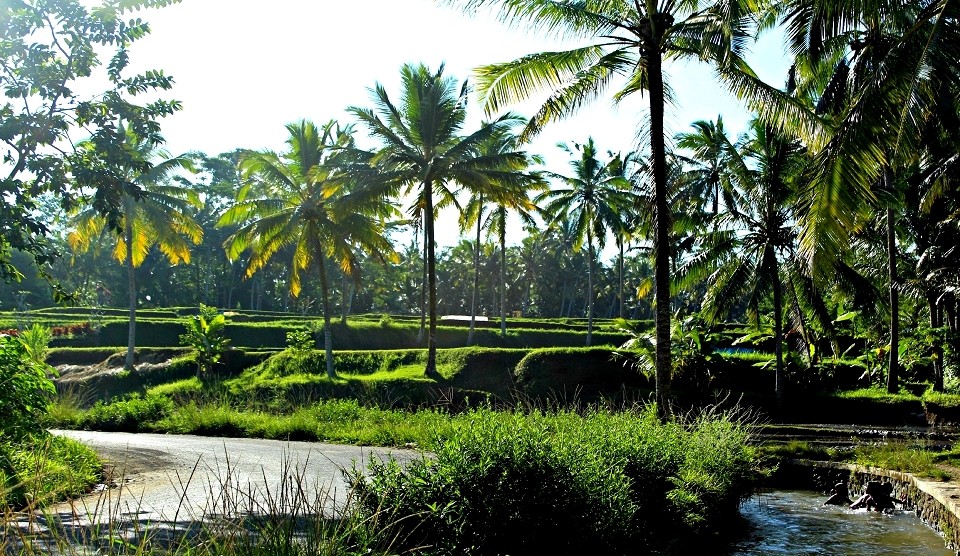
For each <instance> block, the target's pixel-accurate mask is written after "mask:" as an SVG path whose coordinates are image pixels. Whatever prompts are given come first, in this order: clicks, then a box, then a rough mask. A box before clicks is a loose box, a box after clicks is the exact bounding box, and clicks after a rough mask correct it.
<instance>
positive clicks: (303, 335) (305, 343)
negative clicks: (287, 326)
mask: <svg viewBox="0 0 960 556" xmlns="http://www.w3.org/2000/svg"><path fill="white" fill-rule="evenodd" d="M316 347H317V341H316V340H315V339H314V338H313V332H311V331H310V330H291V331H289V332H287V349H289V350H290V351H297V352H303V351H311V350H313V349H316Z"/></svg>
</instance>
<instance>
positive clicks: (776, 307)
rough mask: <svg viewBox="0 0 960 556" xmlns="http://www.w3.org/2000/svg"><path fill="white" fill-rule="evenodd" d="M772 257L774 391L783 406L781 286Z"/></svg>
mask: <svg viewBox="0 0 960 556" xmlns="http://www.w3.org/2000/svg"><path fill="white" fill-rule="evenodd" d="M771 256H772V257H773V259H774V260H773V261H772V264H773V347H774V353H775V354H776V358H777V368H776V371H775V372H774V391H775V392H776V395H777V404H778V405H779V406H780V407H783V397H784V392H785V390H786V380H785V377H784V373H783V286H782V285H781V283H780V268H779V265H777V261H776V255H771Z"/></svg>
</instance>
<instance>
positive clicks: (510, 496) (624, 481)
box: [352, 410, 753, 554]
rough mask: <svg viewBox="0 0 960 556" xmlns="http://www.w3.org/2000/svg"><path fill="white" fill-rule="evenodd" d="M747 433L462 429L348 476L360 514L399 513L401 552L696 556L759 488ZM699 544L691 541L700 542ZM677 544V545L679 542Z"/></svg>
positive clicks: (589, 423) (472, 421) (639, 421)
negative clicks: (430, 453) (639, 551)
mask: <svg viewBox="0 0 960 556" xmlns="http://www.w3.org/2000/svg"><path fill="white" fill-rule="evenodd" d="M746 441H747V434H746V430H745V428H744V427H743V426H742V425H739V424H737V423H735V422H733V421H731V420H729V419H727V418H725V417H720V418H710V419H701V420H697V421H696V422H693V423H689V424H687V425H686V426H682V425H680V424H677V423H673V424H667V425H660V424H659V423H658V422H657V420H656V416H655V414H654V413H653V412H652V411H644V412H641V413H632V412H627V413H619V414H607V413H593V414H590V415H588V416H587V417H580V416H578V415H576V414H573V413H566V412H564V413H560V414H557V415H544V414H541V413H534V414H521V413H512V414H511V413H496V412H492V411H488V410H480V411H474V412H471V413H469V414H467V415H464V416H462V417H460V418H458V419H457V420H456V422H455V427H454V430H453V431H452V432H451V436H450V437H448V438H447V439H446V440H444V441H442V442H441V444H440V445H439V446H438V447H437V448H436V456H435V457H434V458H431V459H426V458H425V459H422V460H420V461H416V462H414V463H412V464H410V465H408V466H406V468H403V467H401V466H400V465H399V464H397V463H396V462H395V461H375V462H373V463H372V464H371V466H370V468H369V469H368V473H367V474H366V475H365V474H363V473H361V472H360V471H359V470H358V471H356V472H355V474H354V475H353V476H352V483H353V485H354V487H355V488H356V489H357V495H358V499H359V500H360V503H361V505H362V507H363V508H364V509H365V510H366V511H367V512H369V513H370V514H371V515H372V514H373V513H374V512H377V511H380V512H384V511H386V512H388V513H392V515H391V518H392V520H393V521H392V523H393V524H394V525H393V528H394V529H395V531H394V535H395V538H397V539H399V542H400V544H401V545H402V546H401V547H398V548H403V547H407V548H413V547H429V548H430V549H431V550H434V551H436V552H437V553H441V554H465V553H466V554H469V553H476V554H617V553H626V552H632V551H634V550H635V549H636V547H637V546H646V547H647V548H648V549H650V550H652V551H655V550H657V549H658V548H663V547H665V546H666V545H667V544H669V543H672V542H674V541H673V539H683V541H686V542H689V543H691V544H690V546H691V547H692V546H696V544H695V543H696V542H697V536H696V535H699V534H703V533H709V532H712V531H716V530H718V529H719V528H720V526H721V525H722V519H721V517H722V516H724V515H727V514H729V515H736V509H737V507H738V505H739V503H740V501H741V500H742V498H743V497H744V496H746V495H747V494H749V492H750V489H751V485H752V480H753V472H752V469H753V465H752V461H753V460H752V458H753V454H752V450H751V449H750V448H749V447H747V445H746ZM692 534H694V535H692ZM683 541H681V542H683Z"/></svg>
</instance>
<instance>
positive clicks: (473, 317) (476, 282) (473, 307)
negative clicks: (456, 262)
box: [467, 197, 483, 346]
mask: <svg viewBox="0 0 960 556" xmlns="http://www.w3.org/2000/svg"><path fill="white" fill-rule="evenodd" d="M480 202H481V203H483V198H482V197H481V198H480ZM482 224H483V209H482V208H481V209H480V214H478V215H477V245H476V248H475V249H474V251H473V292H472V293H471V294H470V331H469V332H467V345H468V346H472V345H473V330H474V327H475V326H476V322H477V289H478V288H479V287H480V232H481V231H482Z"/></svg>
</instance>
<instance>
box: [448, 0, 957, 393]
mask: <svg viewBox="0 0 960 556" xmlns="http://www.w3.org/2000/svg"><path fill="white" fill-rule="evenodd" d="M447 3H449V4H453V5H456V6H458V7H461V8H463V9H465V10H468V11H472V10H476V9H482V8H488V7H493V8H498V9H499V13H500V16H501V17H502V19H504V20H505V21H507V22H510V23H513V24H527V25H530V26H532V27H536V28H537V29H538V30H539V32H546V33H552V34H554V35H557V36H559V37H562V38H572V39H577V40H578V42H579V43H580V44H581V46H577V47H575V48H573V49H569V50H562V51H556V52H540V53H534V54H530V55H528V56H524V57H521V58H518V59H517V60H514V61H511V62H506V63H497V64H491V65H489V66H486V67H484V68H481V69H480V70H479V75H480V91H481V95H482V96H483V98H484V102H485V105H486V108H487V110H488V111H490V112H495V111H496V110H499V109H500V108H501V107H503V106H506V105H509V104H511V103H513V102H515V101H518V100H522V99H526V98H530V97H532V96H533V95H535V94H537V93H540V92H541V91H546V92H548V94H549V96H548V98H547V100H546V101H545V102H544V103H543V105H542V107H541V108H540V110H539V111H538V112H537V113H536V114H535V115H534V116H533V117H532V118H531V119H530V121H529V122H528V124H527V127H526V128H525V130H524V135H526V136H528V135H532V134H535V133H537V132H538V131H539V130H540V129H541V128H542V127H543V126H544V125H547V124H548V123H550V122H552V121H554V120H557V119H559V118H562V117H565V116H567V115H570V114H572V113H575V112H576V111H577V110H578V109H579V108H580V107H581V106H583V105H584V104H585V103H586V102H589V101H591V100H593V99H594V98H596V97H598V96H599V95H600V94H601V93H602V92H603V91H604V90H606V89H607V88H608V87H609V86H611V85H615V86H617V90H616V92H615V93H614V94H613V98H614V100H615V101H620V100H622V99H623V98H625V97H627V96H628V95H631V94H633V93H641V94H645V95H646V96H647V97H648V99H649V120H648V122H646V126H642V127H644V128H645V130H646V131H647V132H648V134H647V135H648V139H649V179H650V183H651V184H652V187H651V189H652V195H651V196H650V198H651V208H652V231H653V257H654V261H655V265H654V266H655V280H654V291H655V296H656V370H657V372H656V379H657V398H658V401H659V402H665V401H666V399H665V398H666V395H667V392H668V390H667V387H668V384H669V373H670V370H671V364H670V353H671V350H670V308H671V303H670V301H671V299H670V273H671V270H672V268H673V267H674V266H675V265H672V264H671V253H673V252H674V251H675V249H676V242H674V240H673V238H672V234H673V232H674V227H673V223H672V222H671V216H672V212H671V208H670V205H669V200H670V196H671V179H670V168H669V166H670V159H671V156H670V155H669V153H668V149H667V141H666V134H665V130H664V122H663V114H664V106H665V104H667V103H668V102H669V101H670V100H671V96H670V89H669V87H668V85H667V84H666V83H665V81H664V64H665V63H668V62H670V61H673V60H677V59H683V58H695V59H699V60H701V61H704V62H707V63H709V64H711V65H713V67H714V68H715V70H716V73H717V76H718V78H719V81H721V83H723V84H724V85H725V86H727V87H728V88H729V89H730V90H732V91H733V92H735V93H736V94H737V95H738V96H740V97H741V98H744V99H745V100H746V101H747V102H749V104H750V106H751V108H753V109H754V110H755V111H756V112H757V115H758V118H759V120H758V123H757V124H755V125H754V127H753V129H752V130H751V135H752V138H751V139H749V140H748V141H749V144H745V145H743V148H742V149H733V148H730V146H729V145H723V144H722V141H720V142H719V143H716V142H715V143H714V144H712V145H710V144H708V142H705V143H703V144H702V145H693V144H687V145H683V141H681V145H682V146H686V147H694V150H695V151H698V152H697V154H698V155H699V156H700V157H701V158H702V157H704V156H706V157H708V158H709V157H711V156H712V157H714V160H720V159H721V158H726V157H727V155H729V160H727V161H725V164H727V165H728V170H729V176H728V177H721V175H720V168H719V167H717V166H710V162H709V161H701V165H698V166H696V167H695V169H694V170H695V172H697V173H698V174H699V175H700V176H701V178H702V179H701V180H700V181H701V183H702V184H703V185H704V186H706V187H709V188H710V189H711V191H712V197H713V199H714V205H713V206H714V211H713V212H714V213H715V214H718V213H719V212H720V210H719V209H720V205H719V200H718V199H719V198H720V196H721V193H722V192H726V193H731V192H734V190H736V192H737V193H738V196H739V200H737V201H735V200H734V199H733V198H728V199H726V201H727V202H725V203H724V207H723V208H724V211H723V214H722V215H720V214H718V218H717V219H716V222H715V223H714V228H713V229H712V230H711V231H710V233H709V234H706V235H705V237H703V238H702V239H698V240H697V241H698V242H699V243H700V246H699V247H698V248H697V253H696V254H694V255H693V256H692V259H691V261H690V262H689V264H688V266H689V272H690V275H691V276H697V277H708V279H709V281H710V284H711V288H710V294H709V295H708V298H707V300H706V305H707V307H708V309H709V311H711V312H713V314H720V313H722V312H723V310H724V309H726V308H728V307H729V305H730V304H731V303H733V302H734V300H739V299H741V298H742V296H743V295H750V296H752V302H753V303H752V305H753V306H754V307H756V306H757V301H758V298H759V296H760V295H761V294H765V293H768V292H769V293H771V294H772V296H773V298H774V306H775V308H774V313H775V321H776V324H775V328H776V330H777V338H778V342H777V346H778V348H777V352H778V366H777V367H778V373H777V377H778V379H777V392H778V394H782V391H783V381H782V376H781V374H782V361H780V359H781V356H780V341H779V340H780V338H781V335H782V323H781V322H780V319H781V315H782V313H783V311H782V304H783V297H784V293H785V292H784V285H785V284H787V283H788V281H787V280H785V278H784V276H783V274H784V273H785V270H786V269H785V268H784V267H789V268H790V269H791V272H792V271H794V270H795V271H796V272H795V273H796V274H797V275H798V276H803V277H805V278H807V279H808V280H807V281H806V282H804V284H803V285H804V286H805V287H806V289H807V290H810V289H812V288H815V287H823V285H824V284H826V283H830V282H832V283H833V284H834V285H837V286H840V285H843V284H846V285H850V284H851V283H853V282H855V280H852V279H851V278H850V277H851V276H854V275H856V273H855V272H852V271H853V270H855V269H852V268H850V265H849V259H848V258H847V257H846V255H848V254H849V252H850V247H851V245H854V243H855V242H856V241H857V237H858V234H859V233H860V232H861V231H862V230H864V229H865V227H867V226H868V224H869V220H870V217H871V213H874V212H876V211H878V210H879V211H883V212H885V213H886V214H885V216H886V228H887V234H886V235H887V238H888V239H887V242H886V243H887V245H886V250H887V252H888V260H889V263H888V277H887V278H888V285H889V314H890V315H891V317H890V320H891V322H890V336H891V338H890V347H889V350H888V353H889V354H890V359H889V369H888V383H887V386H888V388H889V389H890V390H896V388H897V376H898V373H897V369H898V363H897V353H898V351H899V350H898V346H897V342H898V340H897V334H898V326H897V315H898V312H899V311H898V306H897V301H898V291H899V290H900V289H903V287H904V283H903V280H901V279H900V278H899V277H898V274H897V260H898V255H900V252H899V251H898V248H897V246H898V235H897V229H898V224H899V223H901V222H902V216H904V213H905V212H906V213H910V212H911V210H910V209H909V208H908V209H907V210H906V211H903V210H899V209H901V207H904V201H905V200H906V196H905V193H906V192H905V191H904V188H909V186H910V184H911V183H912V184H913V189H914V190H913V191H912V192H911V193H912V194H913V197H912V200H914V201H915V203H916V204H915V205H914V207H913V208H914V209H915V210H913V212H914V213H916V214H921V215H923V216H922V217H921V218H927V217H932V218H933V219H934V222H938V223H939V226H937V227H938V231H941V232H943V231H947V230H949V231H952V230H953V228H954V227H955V225H956V224H955V222H956V218H957V216H956V215H957V213H956V202H955V197H956V189H957V187H956V182H955V178H952V174H953V172H954V171H955V169H954V164H955V161H956V152H957V145H958V143H957V141H956V138H955V130H956V127H955V126H951V125H950V123H951V122H954V121H956V119H957V113H958V111H957V95H958V87H957V78H958V76H960V73H958V71H957V69H958V68H957V67H956V66H957V60H958V58H960V55H958V54H960V53H958V45H960V40H958V38H960V37H958V36H957V32H958V27H957V24H958V21H957V16H958V8H957V6H956V3H955V2H950V1H949V0H918V1H910V0H902V1H896V0H895V1H876V2H874V1H862V0H860V1H857V0H853V1H842V2H835V1H827V0H768V1H763V0H755V1H747V0H723V1H716V2H709V1H708V2H699V1H696V0H686V1H683V0H635V1H628V0H585V1H582V2H567V1H553V0H448V2H447ZM774 26H781V27H782V28H783V29H785V32H786V35H787V37H788V42H789V48H790V54H791V56H792V57H793V59H794V60H793V62H794V63H793V67H792V70H791V74H790V76H789V83H788V85H787V86H786V87H785V88H784V89H780V88H778V87H775V86H771V85H769V84H767V83H764V82H762V81H761V80H759V79H758V78H757V76H756V75H755V74H754V73H753V71H752V70H751V69H750V68H749V66H748V64H747V63H746V61H745V60H744V58H743V53H744V48H745V47H746V46H747V45H748V44H749V42H750V39H751V38H752V36H754V34H755V33H757V32H760V31H763V30H766V29H769V28H772V27H774ZM584 43H586V44H584ZM618 78H622V79H619V80H618ZM700 131H701V132H702V134H703V135H705V136H707V135H712V136H713V139H716V138H717V137H718V136H722V135H723V133H722V127H721V122H720V121H718V122H717V123H716V124H709V125H708V124H704V125H703V126H701V130H700ZM945 144H946V146H945ZM699 147H703V148H702V149H701V148H699ZM944 147H945V148H944ZM722 153H726V154H722ZM800 158H802V159H803V160H802V161H800V162H798V160H799V159H800ZM704 164H705V165H704ZM725 183H726V184H729V186H730V187H729V188H723V187H722V186H723V184H725ZM947 197H951V201H952V204H951V205H950V207H951V208H945V209H942V210H940V211H939V214H938V216H939V217H940V220H936V218H937V215H935V212H937V211H935V209H934V207H935V205H937V204H938V202H939V203H940V204H941V206H942V205H943V204H945V203H946V201H947ZM946 235H948V236H951V237H954V238H955V235H952V234H951V233H950V232H947V233H946ZM913 241H914V242H916V241H917V240H913ZM914 247H915V248H920V247H921V246H920V245H919V243H914V244H912V245H911V248H914ZM942 247H943V246H942V245H941V249H940V250H936V249H934V250H932V251H931V250H929V249H928V250H927V252H924V253H923V254H920V255H918V257H917V258H918V261H919V260H923V261H924V262H929V261H930V256H932V255H934V254H935V253H937V254H941V253H946V252H951V254H952V251H950V248H947V249H946V251H944V250H943V249H942ZM711 253H713V254H714V255H716V256H712V255H711ZM724 253H725V255H724ZM918 253H919V251H918ZM954 256H955V255H954ZM724 258H726V259H727V260H728V261H733V260H737V261H741V262H744V263H746V264H740V265H733V264H720V262H719V261H723V260H724ZM932 266H933V267H936V268H937V269H938V270H937V271H935V272H931V271H932V268H929V267H925V272H926V273H927V277H928V278H929V279H927V280H921V281H922V283H924V284H925V285H926V286H927V287H928V288H930V287H931V286H933V288H934V291H931V292H929V298H930V299H931V308H930V310H931V320H932V321H933V320H935V318H934V316H933V315H934V314H939V313H940V312H941V309H940V307H941V306H942V305H943V304H944V303H946V306H947V307H949V308H948V309H947V312H948V313H950V312H951V311H953V312H955V311H956V301H955V298H954V295H953V294H954V291H955V290H954V289H953V285H951V284H950V279H949V278H946V275H947V274H949V272H943V270H944V269H943V267H941V266H939V265H938V264H936V263H935V264H933V265H932ZM937 272H939V274H938V273H937ZM934 277H936V279H935V280H934V279H933V278H934ZM748 284H756V285H757V286H759V287H752V286H748ZM934 284H936V285H935V286H934ZM800 289H803V286H802V285H801V280H800V279H799V278H798V279H797V280H792V281H789V290H790V291H789V292H787V293H789V294H790V295H791V296H793V297H796V298H799V297H800V293H799V292H798V290H800Z"/></svg>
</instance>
